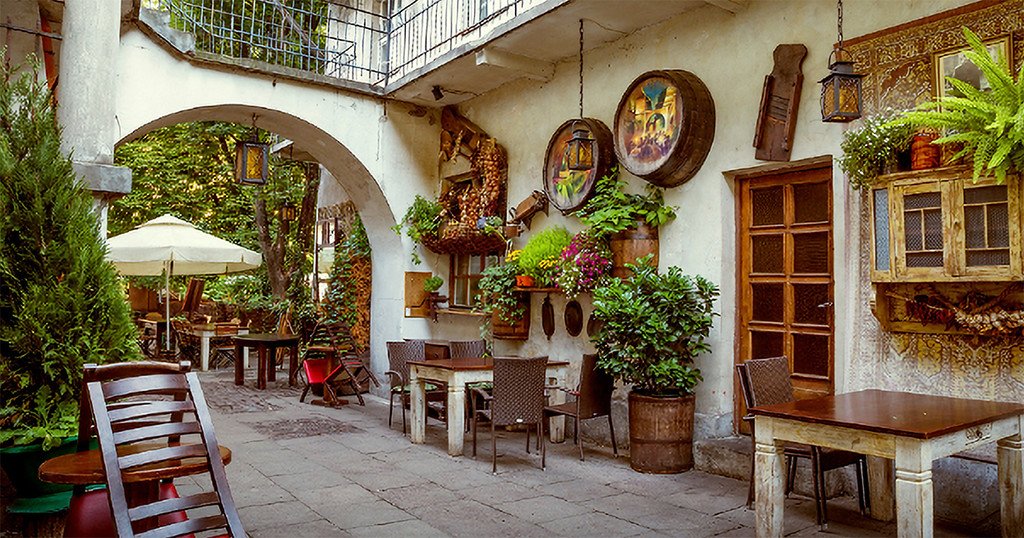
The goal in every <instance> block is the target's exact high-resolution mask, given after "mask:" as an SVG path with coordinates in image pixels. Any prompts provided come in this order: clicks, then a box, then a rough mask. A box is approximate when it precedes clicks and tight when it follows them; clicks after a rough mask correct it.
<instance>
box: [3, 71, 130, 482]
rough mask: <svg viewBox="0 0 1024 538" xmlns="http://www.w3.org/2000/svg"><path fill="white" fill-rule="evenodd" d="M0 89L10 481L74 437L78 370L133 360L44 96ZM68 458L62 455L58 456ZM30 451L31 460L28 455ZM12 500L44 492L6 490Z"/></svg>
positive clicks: (26, 89)
mask: <svg viewBox="0 0 1024 538" xmlns="http://www.w3.org/2000/svg"><path fill="white" fill-rule="evenodd" d="M2 76H3V79H2V80H0V117H2V118H3V120H2V121H0V357H2V360H0V386H2V387H3V390H2V391H0V393H2V396H0V447H4V448H3V449H2V451H3V456H2V457H0V461H2V463H3V465H4V468H5V470H9V471H8V474H9V475H10V476H11V478H12V480H16V479H17V478H18V477H21V476H26V477H28V478H31V479H33V480H36V479H35V474H36V473H35V467H31V464H30V463H26V460H23V459H21V458H22V457H27V458H29V461H31V459H32V457H33V456H32V454H33V453H34V454H37V455H38V454H39V452H40V451H51V452H50V453H46V452H43V453H42V456H37V457H36V464H35V465H36V466H38V463H39V462H41V461H42V460H44V459H47V458H49V457H52V456H53V455H54V452H53V451H52V449H55V448H56V447H60V446H62V445H67V444H68V440H69V439H73V436H75V435H76V433H77V428H78V423H77V420H78V395H79V390H80V387H81V381H82V367H83V365H84V364H86V363H105V362H115V361H123V360H128V359H136V358H139V357H141V353H140V350H139V345H138V332H137V330H136V328H135V326H134V324H133V323H132V319H131V311H130V307H129V305H128V301H127V297H126V294H125V291H124V287H123V286H122V283H121V282H120V281H119V279H118V277H117V274H116V273H115V271H114V268H113V266H111V265H110V263H109V262H107V261H106V260H105V259H104V255H105V252H106V247H105V246H104V243H103V242H102V239H101V238H100V235H99V222H98V219H97V217H96V214H95V213H93V211H92V197H91V196H90V195H89V194H88V193H87V192H85V191H84V190H83V189H82V187H81V186H80V184H79V181H78V180H77V179H76V178H75V175H74V172H73V170H72V167H71V161H70V159H68V158H67V157H66V156H65V155H63V154H62V153H61V151H60V131H59V129H58V127H57V123H56V118H55V112H54V108H53V105H52V100H51V97H52V96H51V94H50V92H49V91H48V89H47V88H46V85H45V79H44V82H43V83H40V82H39V79H38V78H37V76H36V73H35V72H33V70H32V69H26V70H25V71H24V72H22V73H21V74H18V72H17V71H16V70H15V68H12V67H9V66H4V67H3V68H2ZM67 449H68V450H71V449H73V443H72V444H71V446H67ZM33 451H34V452H33ZM15 488H16V489H17V490H18V495H19V496H20V497H25V496H33V497H34V496H37V495H43V494H45V493H49V492H52V491H53V490H52V489H51V488H49V487H47V486H46V485H44V484H42V483H39V482H38V481H36V482H34V483H33V482H29V483H18V482H16V483H15Z"/></svg>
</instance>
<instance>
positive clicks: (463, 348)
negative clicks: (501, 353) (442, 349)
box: [448, 340, 487, 359]
mask: <svg viewBox="0 0 1024 538" xmlns="http://www.w3.org/2000/svg"><path fill="white" fill-rule="evenodd" d="M448 351H449V353H450V355H451V358H453V359H476V358H480V357H483V355H484V353H486V352H487V343H486V342H484V341H483V340H452V341H451V342H448Z"/></svg>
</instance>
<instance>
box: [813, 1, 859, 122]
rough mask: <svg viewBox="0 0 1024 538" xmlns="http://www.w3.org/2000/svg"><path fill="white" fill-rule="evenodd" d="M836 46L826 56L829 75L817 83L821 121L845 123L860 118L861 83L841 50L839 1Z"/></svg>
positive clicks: (841, 15) (841, 36)
mask: <svg viewBox="0 0 1024 538" xmlns="http://www.w3.org/2000/svg"><path fill="white" fill-rule="evenodd" d="M837 7H838V11H839V17H838V25H837V29H838V38H839V39H838V42H837V44H836V48H835V50H833V51H832V54H831V55H829V64H828V70H829V74H828V76H826V77H825V78H823V79H821V80H819V81H818V82H820V83H821V121H826V122H836V123H841V122H848V121H853V120H855V119H857V118H859V117H861V111H862V109H863V106H862V105H863V101H862V92H861V79H862V78H864V75H861V74H860V73H856V72H854V70H853V64H854V62H853V60H852V59H851V58H850V55H849V53H847V52H846V50H845V49H844V48H843V0H838V2H837Z"/></svg>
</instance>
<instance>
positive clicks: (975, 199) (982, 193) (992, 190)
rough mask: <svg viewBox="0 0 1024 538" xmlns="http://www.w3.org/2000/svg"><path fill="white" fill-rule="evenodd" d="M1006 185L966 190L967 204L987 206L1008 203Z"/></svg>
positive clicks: (965, 198) (965, 200) (965, 199)
mask: <svg viewBox="0 0 1024 538" xmlns="http://www.w3.org/2000/svg"><path fill="white" fill-rule="evenodd" d="M1007 192H1008V191H1007V189H1006V185H994V186H991V187H974V188H967V189H964V203H965V204H987V203H992V202H1005V201H1007V198H1006V196H1007Z"/></svg>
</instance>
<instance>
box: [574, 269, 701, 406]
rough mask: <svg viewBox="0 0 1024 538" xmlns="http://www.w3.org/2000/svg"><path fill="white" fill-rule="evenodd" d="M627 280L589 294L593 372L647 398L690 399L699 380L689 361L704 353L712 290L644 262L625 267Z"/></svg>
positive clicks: (609, 281)
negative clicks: (594, 325) (594, 329)
mask: <svg viewBox="0 0 1024 538" xmlns="http://www.w3.org/2000/svg"><path fill="white" fill-rule="evenodd" d="M626 267H628V268H629V269H630V270H631V272H632V274H631V276H630V277H629V278H627V279H623V280H620V279H616V278H611V279H607V280H606V281H605V283H604V285H602V286H600V287H598V288H596V289H594V292H593V297H594V316H595V317H596V318H597V319H598V320H599V321H601V322H603V324H602V326H601V330H600V331H598V333H597V335H596V336H595V337H594V345H595V347H596V348H597V355H598V363H597V364H598V366H599V367H600V368H601V369H603V370H604V371H606V372H608V373H609V374H610V375H612V376H613V377H615V378H617V379H619V380H621V381H623V382H625V383H629V384H632V385H633V390H635V391H637V392H640V393H643V394H646V395H648V396H681V395H686V394H692V393H693V391H694V388H695V387H696V386H697V384H698V383H699V382H700V381H701V380H702V378H701V375H700V370H698V369H697V368H695V367H694V366H693V360H694V359H695V358H696V357H697V355H700V354H701V353H704V352H706V351H708V350H709V347H708V345H707V343H706V342H705V341H704V340H705V338H707V336H708V333H709V332H710V330H711V326H712V324H713V320H714V316H716V315H717V314H715V313H714V311H713V306H714V302H715V299H716V298H717V297H718V288H717V287H716V286H715V285H714V284H712V283H711V282H709V281H707V280H705V279H704V278H703V277H701V276H696V277H691V276H688V275H684V274H683V273H682V271H681V270H680V269H679V268H678V267H669V268H668V271H666V272H664V273H662V274H658V272H657V269H656V268H654V267H651V266H650V260H649V259H647V258H646V257H645V258H641V259H639V260H637V263H636V264H635V265H634V264H626Z"/></svg>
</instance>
